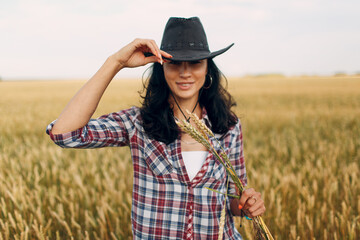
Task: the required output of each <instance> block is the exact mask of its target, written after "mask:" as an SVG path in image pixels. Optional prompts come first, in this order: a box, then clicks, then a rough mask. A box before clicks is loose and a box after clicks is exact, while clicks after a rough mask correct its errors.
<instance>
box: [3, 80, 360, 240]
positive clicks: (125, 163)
mask: <svg viewBox="0 0 360 240" xmlns="http://www.w3.org/2000/svg"><path fill="white" fill-rule="evenodd" d="M82 84H83V82H81V81H64V82H50V81H49V82H46V81H44V82H40V81H39V82H1V83H0V96H1V97H0V114H1V115H0V116H1V117H0V239H71V238H73V239H131V238H132V236H131V224H130V207H131V189H132V179H131V176H130V174H129V173H131V171H132V166H131V159H130V156H129V151H128V150H127V149H126V148H105V149H98V150H74V149H65V150H64V149H60V148H59V147H57V146H55V145H54V144H53V143H52V142H51V141H50V139H49V138H48V137H47V135H45V127H46V125H47V124H48V123H49V122H50V121H52V120H53V119H55V118H56V117H57V116H58V114H59V113H60V112H61V110H62V109H63V107H64V106H65V104H66V103H67V101H68V100H69V99H70V98H71V96H72V95H73V94H74V93H75V92H76V91H77V89H79V88H80V86H81V85H82ZM229 88H230V90H231V93H232V94H233V95H234V96H235V98H236V100H237V102H238V106H237V108H236V113H237V114H238V116H240V118H241V120H242V123H243V131H244V141H245V155H246V156H245V157H246V163H247V170H248V176H249V184H250V185H251V186H253V187H255V188H256V189H258V190H260V191H261V192H262V193H263V197H264V199H265V202H266V206H267V212H266V214H265V216H264V221H265V222H266V224H267V226H268V227H269V229H270V231H271V233H272V234H273V235H274V238H275V239H359V237H360V182H359V179H360V78H350V77H333V78H273V79H272V78H242V79H231V80H230V81H229ZM140 89H141V82H140V81H114V82H113V83H112V84H111V85H110V88H109V91H107V92H106V94H105V96H104V98H103V100H102V102H101V104H100V106H99V109H98V111H97V112H96V116H99V115H101V114H104V113H108V112H110V111H116V110H119V109H123V108H126V107H129V106H131V105H138V104H139V100H140V99H139V97H138V93H137V91H138V90H140ZM240 231H241V233H242V234H243V235H244V237H245V238H246V239H249V238H251V237H250V236H251V235H252V233H251V231H252V230H251V224H249V222H247V223H246V224H245V226H243V227H242V229H240Z"/></svg>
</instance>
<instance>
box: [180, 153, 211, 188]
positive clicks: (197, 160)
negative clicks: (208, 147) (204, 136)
mask: <svg viewBox="0 0 360 240" xmlns="http://www.w3.org/2000/svg"><path fill="white" fill-rule="evenodd" d="M181 154H182V158H183V160H184V164H185V167H186V172H187V174H188V175H189V178H190V181H191V180H193V178H194V177H195V176H196V174H197V173H198V172H199V171H200V169H201V167H202V165H203V164H204V162H205V159H206V157H207V155H208V151H189V152H181Z"/></svg>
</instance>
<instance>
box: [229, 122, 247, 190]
mask: <svg viewBox="0 0 360 240" xmlns="http://www.w3.org/2000/svg"><path fill="white" fill-rule="evenodd" d="M232 131H233V133H232V134H234V137H233V139H232V140H233V141H232V143H231V150H230V152H229V155H228V157H229V160H230V162H231V164H232V165H233V167H234V170H235V172H236V174H237V176H238V177H239V178H240V181H241V183H242V184H243V186H246V185H247V177H246V168H245V159H244V144H243V136H242V129H241V123H240V120H238V123H237V124H236V126H235V127H234V129H233V130H232ZM228 193H229V194H233V195H235V194H236V190H235V184H234V183H233V181H232V179H231V178H230V186H229V191H228Z"/></svg>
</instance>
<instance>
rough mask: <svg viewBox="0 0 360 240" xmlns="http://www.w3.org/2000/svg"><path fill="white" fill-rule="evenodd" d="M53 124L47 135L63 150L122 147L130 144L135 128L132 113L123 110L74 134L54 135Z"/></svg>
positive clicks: (104, 116) (104, 117) (102, 118)
mask: <svg viewBox="0 0 360 240" xmlns="http://www.w3.org/2000/svg"><path fill="white" fill-rule="evenodd" d="M55 122H56V120H55V121H53V122H51V123H50V124H49V125H48V126H47V128H46V133H47V134H48V135H49V136H50V138H51V139H52V140H53V141H54V143H55V144H57V145H59V146H60V147H63V148H100V147H120V146H126V145H128V144H129V131H131V129H133V128H134V124H133V121H132V116H131V113H129V111H128V110H123V111H120V112H116V113H110V114H107V115H103V116H101V117H99V118H97V119H91V120H90V121H89V122H88V124H86V125H85V126H84V127H82V128H79V129H76V130H74V131H72V132H68V133H62V134H53V133H52V131H51V130H52V128H53V126H54V124H55Z"/></svg>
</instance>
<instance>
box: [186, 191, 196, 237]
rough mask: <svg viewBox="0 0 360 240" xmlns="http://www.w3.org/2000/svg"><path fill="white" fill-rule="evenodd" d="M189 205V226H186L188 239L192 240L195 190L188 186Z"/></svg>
mask: <svg viewBox="0 0 360 240" xmlns="http://www.w3.org/2000/svg"><path fill="white" fill-rule="evenodd" d="M188 196H189V198H188V204H187V212H188V214H187V216H188V218H187V224H186V231H185V233H186V239H187V240H192V239H194V224H193V223H194V213H193V211H194V188H193V187H192V186H188Z"/></svg>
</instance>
